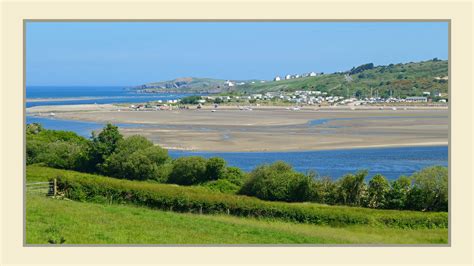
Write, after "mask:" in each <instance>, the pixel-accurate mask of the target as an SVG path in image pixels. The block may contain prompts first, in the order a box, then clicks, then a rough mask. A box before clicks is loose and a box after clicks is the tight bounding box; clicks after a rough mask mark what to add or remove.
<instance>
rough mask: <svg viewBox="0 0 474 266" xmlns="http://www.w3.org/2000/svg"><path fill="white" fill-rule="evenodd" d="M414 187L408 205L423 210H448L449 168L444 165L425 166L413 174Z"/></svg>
mask: <svg viewBox="0 0 474 266" xmlns="http://www.w3.org/2000/svg"><path fill="white" fill-rule="evenodd" d="M411 180H412V189H411V190H410V192H409V193H408V197H407V207H408V208H409V209H412V210H422V211H448V169H447V168H446V167H442V166H433V167H429V168H425V169H423V170H421V171H419V172H416V173H414V174H413V175H412V176H411Z"/></svg>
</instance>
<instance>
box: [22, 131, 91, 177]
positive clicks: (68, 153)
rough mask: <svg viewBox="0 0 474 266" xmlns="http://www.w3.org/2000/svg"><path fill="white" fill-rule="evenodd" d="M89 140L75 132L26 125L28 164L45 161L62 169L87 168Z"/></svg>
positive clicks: (48, 164)
mask: <svg viewBox="0 0 474 266" xmlns="http://www.w3.org/2000/svg"><path fill="white" fill-rule="evenodd" d="M88 152H89V150H88V140H87V139H85V138H83V137H81V136H79V135H77V134H76V133H73V132H68V131H61V130H46V129H44V128H43V127H42V126H41V125H40V124H28V125H27V126H26V164H33V163H43V164H45V165H47V166H50V167H55V168H60V169H73V170H85V168H86V161H87V159H88Z"/></svg>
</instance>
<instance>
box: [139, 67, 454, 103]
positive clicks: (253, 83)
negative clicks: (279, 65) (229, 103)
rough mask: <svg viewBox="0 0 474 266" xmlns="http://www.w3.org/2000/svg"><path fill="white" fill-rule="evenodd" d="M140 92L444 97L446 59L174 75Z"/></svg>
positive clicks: (143, 86)
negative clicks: (276, 76)
mask: <svg viewBox="0 0 474 266" xmlns="http://www.w3.org/2000/svg"><path fill="white" fill-rule="evenodd" d="M134 89H136V90H139V91H141V92H149V93H153V92H183V93H185V92H189V93H192V92H194V93H223V94H229V93H232V94H243V95H245V94H252V93H262V92H277V91H285V92H292V91H297V90H318V91H321V92H327V93H328V94H330V95H337V96H356V97H360V96H364V97H376V96H380V97H388V96H390V95H392V96H394V97H407V96H422V95H423V94H424V92H430V95H432V96H441V97H446V96H447V93H448V61H447V60H439V59H437V58H434V59H432V60H428V61H422V62H410V63H403V64H402V63H399V64H389V65H381V66H374V64H372V63H368V64H364V65H361V66H357V67H353V68H351V69H350V70H347V71H343V72H335V73H331V74H324V73H318V74H316V75H314V73H313V75H309V74H303V73H302V74H293V75H288V79H286V76H280V80H272V81H268V80H223V79H210V78H194V77H193V78H178V79H175V80H171V81H162V82H153V83H147V84H144V85H141V86H137V87H134Z"/></svg>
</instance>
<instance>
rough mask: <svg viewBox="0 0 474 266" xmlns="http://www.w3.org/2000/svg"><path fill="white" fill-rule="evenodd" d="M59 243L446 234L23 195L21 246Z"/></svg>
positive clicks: (405, 239) (433, 239)
mask: <svg viewBox="0 0 474 266" xmlns="http://www.w3.org/2000/svg"><path fill="white" fill-rule="evenodd" d="M61 238H63V239H64V240H65V242H64V244H369V243H371V244H374V243H377V244H378V243H388V244H399V243H403V244H442V243H447V238H448V229H416V230H413V229H396V228H378V227H369V226H347V227H329V226H317V225H309V224H297V223H288V222H280V221H271V220H257V219H252V218H239V217H233V216H227V215H197V214H182V213H174V212H164V211H158V210H151V209H148V208H144V207H134V206H123V205H106V204H96V203H82V202H75V201H65V200H58V199H52V198H47V197H45V196H41V195H31V194H30V195H28V197H27V204H26V243H28V244H48V243H49V241H54V242H56V243H57V242H58V241H59V239H61Z"/></svg>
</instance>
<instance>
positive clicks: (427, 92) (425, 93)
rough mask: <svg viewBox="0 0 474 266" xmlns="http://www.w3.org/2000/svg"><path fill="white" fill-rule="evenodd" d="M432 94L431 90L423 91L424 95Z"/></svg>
mask: <svg viewBox="0 0 474 266" xmlns="http://www.w3.org/2000/svg"><path fill="white" fill-rule="evenodd" d="M430 94H431V92H429V91H424V92H423V95H427V96H429V95H430Z"/></svg>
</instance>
